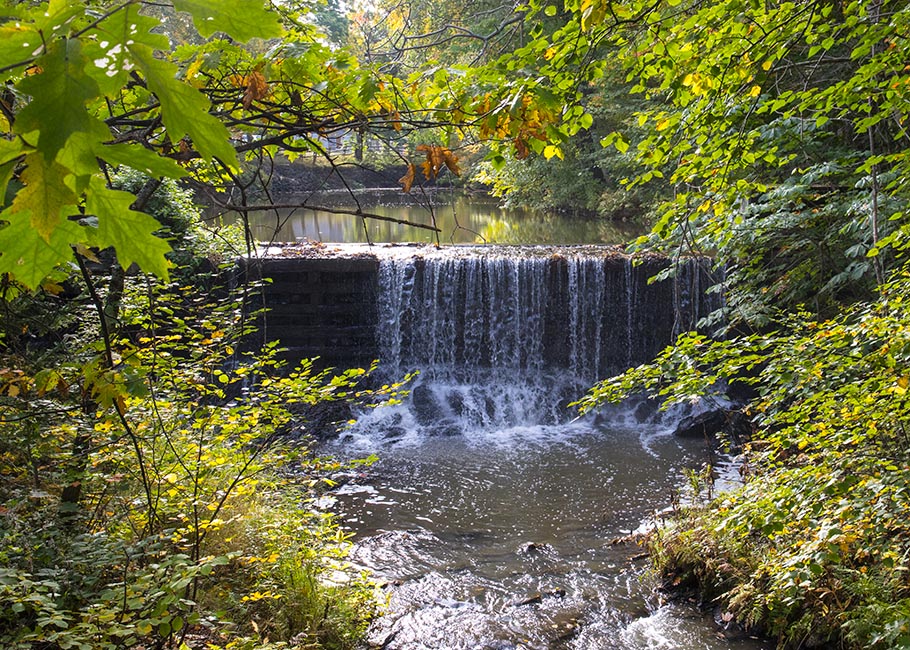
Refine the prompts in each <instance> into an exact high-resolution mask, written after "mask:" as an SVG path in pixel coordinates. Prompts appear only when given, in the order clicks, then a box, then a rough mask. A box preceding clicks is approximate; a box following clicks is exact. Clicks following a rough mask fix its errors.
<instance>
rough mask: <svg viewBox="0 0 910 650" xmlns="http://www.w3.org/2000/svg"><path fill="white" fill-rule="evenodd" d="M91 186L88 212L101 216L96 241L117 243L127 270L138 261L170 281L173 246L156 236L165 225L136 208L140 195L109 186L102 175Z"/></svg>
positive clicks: (117, 249) (99, 243)
mask: <svg viewBox="0 0 910 650" xmlns="http://www.w3.org/2000/svg"><path fill="white" fill-rule="evenodd" d="M89 189H90V191H89V193H88V195H87V200H86V212H87V213H88V214H93V215H95V216H97V217H98V231H97V235H96V237H95V242H94V243H96V244H97V245H98V246H100V247H107V246H113V247H114V250H116V251H117V260H118V261H119V262H120V265H121V266H122V267H123V268H124V269H126V268H129V266H130V264H132V263H134V262H135V263H136V264H138V265H139V267H140V268H141V269H142V270H143V271H147V272H149V273H154V274H155V275H157V276H158V277H159V278H162V279H164V280H166V279H167V277H168V266H169V265H170V264H169V262H168V260H167V258H166V257H165V255H166V254H167V253H168V252H170V250H171V247H170V245H169V244H168V243H167V242H166V241H164V240H163V239H161V238H160V237H156V236H155V235H154V232H155V231H156V230H159V229H160V228H161V224H160V223H158V222H157V221H155V219H154V218H152V217H151V216H149V215H147V214H145V213H144V212H137V211H135V210H132V209H131V208H130V206H131V205H132V203H133V201H134V200H135V199H136V197H135V196H133V195H132V194H130V193H129V192H122V191H120V190H112V189H110V188H108V187H105V186H104V183H103V181H102V180H101V179H100V178H93V179H92V183H91V187H90V188H89Z"/></svg>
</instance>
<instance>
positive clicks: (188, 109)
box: [130, 46, 237, 167]
mask: <svg viewBox="0 0 910 650" xmlns="http://www.w3.org/2000/svg"><path fill="white" fill-rule="evenodd" d="M130 52H131V53H132V54H133V56H134V57H135V58H136V62H137V64H138V65H139V67H140V68H141V70H142V72H143V73H144V74H145V77H146V80H147V82H148V87H149V90H151V91H152V92H153V93H155V95H157V97H158V100H159V101H160V102H161V119H162V120H163V121H164V126H165V127H167V130H168V135H169V136H170V137H171V140H173V141H177V140H180V139H181V138H182V137H183V136H184V135H189V136H190V138H192V140H193V144H194V145H195V146H196V148H197V149H198V150H199V153H201V154H202V155H203V156H204V157H206V158H212V157H215V158H218V159H219V160H221V162H223V163H225V164H226V165H231V166H233V167H236V166H237V154H236V152H235V151H234V148H233V147H232V146H231V144H230V137H231V134H230V132H228V130H227V127H225V126H224V124H222V123H221V122H219V121H218V120H217V119H215V117H214V116H212V115H210V114H209V112H208V109H209V105H210V104H209V100H208V99H207V98H206V97H205V95H203V94H202V93H200V92H199V91H198V90H196V89H195V88H193V87H192V86H190V85H188V84H186V83H183V82H182V81H180V80H178V79H177V77H176V75H177V72H178V68H177V66H176V65H174V64H173V63H168V62H167V61H162V60H160V59H158V58H156V57H155V56H154V54H153V53H152V51H151V50H150V49H149V48H147V47H145V46H132V47H131V48H130Z"/></svg>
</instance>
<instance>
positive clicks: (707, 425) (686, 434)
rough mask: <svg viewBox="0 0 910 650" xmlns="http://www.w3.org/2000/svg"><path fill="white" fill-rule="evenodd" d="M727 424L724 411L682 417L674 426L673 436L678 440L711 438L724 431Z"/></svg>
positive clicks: (711, 411)
mask: <svg viewBox="0 0 910 650" xmlns="http://www.w3.org/2000/svg"><path fill="white" fill-rule="evenodd" d="M727 422H728V417H727V411H726V410H725V409H722V408H716V409H711V410H710V411H705V412H704V413H699V414H698V415H690V416H688V417H684V418H683V419H682V420H680V421H679V424H677V425H676V429H675V430H674V431H673V435H675V436H678V437H680V438H713V437H715V436H716V435H717V434H718V433H720V432H721V431H723V430H724V427H725V426H726V425H727Z"/></svg>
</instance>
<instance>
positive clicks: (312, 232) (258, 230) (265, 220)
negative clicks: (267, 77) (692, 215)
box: [250, 190, 641, 244]
mask: <svg viewBox="0 0 910 650" xmlns="http://www.w3.org/2000/svg"><path fill="white" fill-rule="evenodd" d="M356 197H357V199H358V201H360V205H361V208H362V210H363V211H365V212H372V213H375V214H379V215H383V216H387V217H392V218H395V219H402V220H406V221H412V222H415V223H422V224H427V225H432V224H433V223H434V218H435V223H436V226H437V227H438V228H439V229H440V231H441V232H440V233H439V239H440V242H441V243H443V244H449V243H453V244H471V243H490V244H493V243H497V244H619V243H624V242H627V241H630V240H631V239H633V238H634V237H635V236H637V235H639V234H641V228H640V227H639V226H635V225H631V224H622V223H613V222H609V221H604V220H602V219H589V218H582V217H572V216H564V215H547V214H542V213H538V212H534V211H531V210H522V209H504V208H500V207H499V205H498V201H497V199H494V198H491V197H488V196H485V195H482V194H465V193H462V192H456V191H440V192H437V193H435V194H434V195H432V196H431V197H426V198H424V197H420V196H418V195H416V194H414V195H406V194H403V193H402V192H401V190H370V191H363V192H357V194H356ZM304 200H306V201H309V202H311V203H313V204H316V205H320V206H324V207H332V208H345V209H356V207H357V205H356V204H355V203H354V202H353V201H352V199H351V197H350V195H349V194H347V193H345V192H339V193H327V194H324V195H322V196H321V197H319V198H311V197H303V196H299V197H295V196H284V197H281V198H280V199H277V200H276V202H281V203H283V204H293V203H296V202H300V201H304ZM250 219H251V225H252V229H253V235H254V236H255V237H256V238H257V239H258V240H260V241H263V242H295V241H302V240H305V239H308V240H311V241H321V242H332V243H338V242H348V243H354V242H361V243H365V242H366V241H367V233H369V239H370V241H372V242H374V243H379V242H423V243H435V242H436V235H435V234H434V233H433V232H431V231H429V230H424V229H421V228H416V227H413V226H405V225H401V224H395V223H390V222H386V221H376V220H372V219H367V220H366V230H365V229H364V223H363V222H362V221H361V220H360V219H358V218H357V217H354V216H351V215H345V214H332V213H329V212H323V211H313V210H301V209H297V210H287V209H283V210H271V211H263V212H253V213H251V214H250Z"/></svg>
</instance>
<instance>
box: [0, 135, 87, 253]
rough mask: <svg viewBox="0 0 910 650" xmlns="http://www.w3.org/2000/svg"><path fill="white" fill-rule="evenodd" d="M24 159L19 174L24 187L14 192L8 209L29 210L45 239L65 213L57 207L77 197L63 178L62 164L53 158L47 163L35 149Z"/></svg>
mask: <svg viewBox="0 0 910 650" xmlns="http://www.w3.org/2000/svg"><path fill="white" fill-rule="evenodd" d="M25 163H26V165H27V166H26V168H25V171H23V172H22V176H21V180H22V183H23V184H24V185H25V187H23V188H22V189H21V190H19V192H18V193H17V194H16V198H15V199H14V200H13V204H12V206H11V210H12V212H16V213H19V212H22V213H29V214H30V215H31V219H30V223H31V226H32V227H33V228H34V229H35V230H36V231H37V232H38V234H39V235H40V236H41V237H43V238H44V239H45V241H50V238H51V233H52V232H53V231H54V228H56V227H57V225H58V224H59V223H60V220H61V218H62V217H65V216H68V215H64V214H61V211H62V210H63V208H64V207H66V206H75V205H76V203H78V201H79V197H77V196H76V194H75V193H74V192H73V191H72V190H71V189H70V188H69V187H68V186H67V185H66V183H65V182H64V179H65V178H66V176H67V175H68V171H67V170H66V168H65V167H62V166H61V165H59V164H58V163H56V162H51V163H48V162H47V160H46V159H45V158H44V156H42V155H40V154H37V153H33V154H30V155H28V156H26V158H25Z"/></svg>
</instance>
